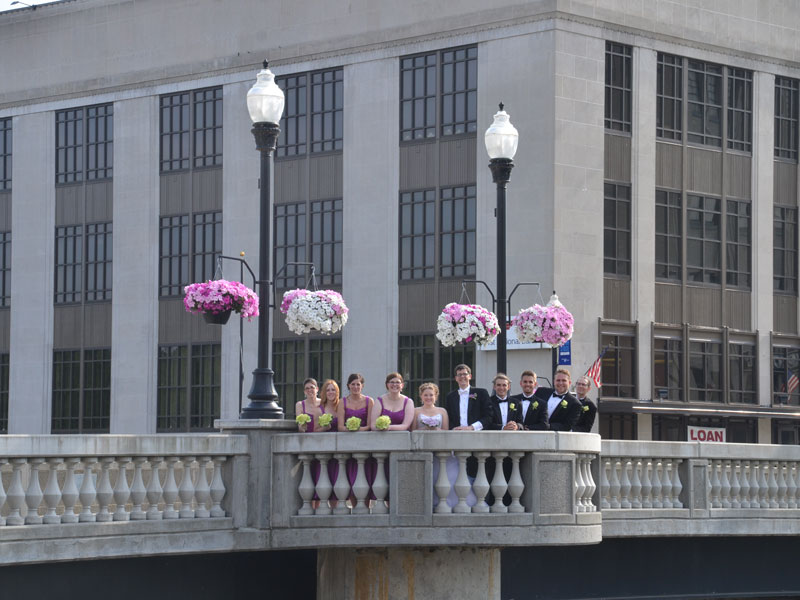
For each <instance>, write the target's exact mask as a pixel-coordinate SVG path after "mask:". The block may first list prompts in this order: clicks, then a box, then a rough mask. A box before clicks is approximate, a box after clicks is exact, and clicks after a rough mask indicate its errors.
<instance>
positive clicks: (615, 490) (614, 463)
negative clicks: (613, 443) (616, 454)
mask: <svg viewBox="0 0 800 600" xmlns="http://www.w3.org/2000/svg"><path fill="white" fill-rule="evenodd" d="M618 469H619V459H618V458H612V459H611V470H610V471H609V483H608V487H609V495H610V496H611V498H610V501H609V503H610V504H611V508H612V509H615V508H619V507H620V506H621V504H620V502H619V490H620V484H619V476H618V475H617V471H618Z"/></svg>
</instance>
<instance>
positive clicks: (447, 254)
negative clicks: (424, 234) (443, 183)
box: [439, 185, 477, 277]
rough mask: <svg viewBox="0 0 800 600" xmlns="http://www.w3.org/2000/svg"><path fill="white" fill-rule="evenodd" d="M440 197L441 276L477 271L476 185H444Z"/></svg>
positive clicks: (471, 273) (456, 275) (459, 275)
mask: <svg viewBox="0 0 800 600" xmlns="http://www.w3.org/2000/svg"><path fill="white" fill-rule="evenodd" d="M439 198H440V206H439V208H440V215H441V217H440V219H441V220H440V222H441V237H440V246H439V249H440V256H441V259H440V260H441V265H440V270H439V275H440V276H441V277H463V276H465V275H474V274H475V254H476V252H475V230H476V215H477V209H476V202H475V186H474V185H467V186H459V187H452V188H442V189H441V190H440V191H439Z"/></svg>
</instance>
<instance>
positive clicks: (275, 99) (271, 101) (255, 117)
mask: <svg viewBox="0 0 800 600" xmlns="http://www.w3.org/2000/svg"><path fill="white" fill-rule="evenodd" d="M283 103H284V98H283V91H282V90H281V88H279V87H278V84H276V83H275V75H274V74H273V73H272V71H270V70H269V69H268V68H267V61H264V68H263V69H262V70H261V71H260V72H259V73H258V77H257V78H256V82H255V83H254V84H253V87H251V88H250V91H249V92H247V110H248V112H249V113H250V119H252V121H253V123H280V120H281V115H282V114H283Z"/></svg>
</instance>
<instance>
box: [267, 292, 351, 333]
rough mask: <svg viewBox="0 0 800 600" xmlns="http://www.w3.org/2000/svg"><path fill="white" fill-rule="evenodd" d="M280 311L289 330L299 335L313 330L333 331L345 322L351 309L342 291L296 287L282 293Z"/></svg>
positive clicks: (337, 329)
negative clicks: (345, 301)
mask: <svg viewBox="0 0 800 600" xmlns="http://www.w3.org/2000/svg"><path fill="white" fill-rule="evenodd" d="M281 312H282V313H283V314H284V315H286V325H287V326H288V327H289V330H290V331H292V332H294V333H296V334H297V335H303V334H304V333H309V332H310V331H319V332H321V333H327V334H331V333H336V332H337V331H339V330H340V329H341V328H342V327H344V326H345V323H347V313H348V312H349V309H348V308H347V305H346V304H345V303H344V298H342V295H341V294H340V293H339V292H335V291H333V290H319V291H311V290H305V289H297V290H289V291H288V292H286V293H284V294H283V301H282V302H281Z"/></svg>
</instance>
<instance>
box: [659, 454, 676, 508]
mask: <svg viewBox="0 0 800 600" xmlns="http://www.w3.org/2000/svg"><path fill="white" fill-rule="evenodd" d="M661 496H662V500H661V506H662V507H663V508H672V500H673V498H672V459H671V458H667V459H664V463H663V465H662V467H661Z"/></svg>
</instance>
